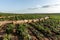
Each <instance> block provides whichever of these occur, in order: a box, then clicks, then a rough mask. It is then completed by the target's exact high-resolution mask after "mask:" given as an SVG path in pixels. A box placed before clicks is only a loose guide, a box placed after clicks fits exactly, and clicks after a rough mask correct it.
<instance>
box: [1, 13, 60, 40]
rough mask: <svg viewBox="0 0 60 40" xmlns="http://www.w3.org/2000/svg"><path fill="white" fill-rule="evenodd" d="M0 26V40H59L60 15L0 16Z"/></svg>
mask: <svg viewBox="0 0 60 40" xmlns="http://www.w3.org/2000/svg"><path fill="white" fill-rule="evenodd" d="M48 17H49V18H48ZM33 19H34V20H35V22H34V21H30V22H29V21H26V20H33ZM21 20H23V21H24V20H25V21H26V23H25V21H24V23H22V22H21V23H16V21H18V22H20V21H21ZM36 20H37V21H36ZM9 21H14V23H15V24H14V23H13V22H12V23H6V24H5V25H1V22H3V24H4V22H9ZM0 25H1V26H0V40H60V14H0Z"/></svg>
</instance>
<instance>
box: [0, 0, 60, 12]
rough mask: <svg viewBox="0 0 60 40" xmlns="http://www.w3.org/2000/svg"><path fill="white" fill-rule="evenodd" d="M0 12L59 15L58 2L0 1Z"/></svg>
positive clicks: (41, 0) (35, 0) (45, 0)
mask: <svg viewBox="0 0 60 40" xmlns="http://www.w3.org/2000/svg"><path fill="white" fill-rule="evenodd" d="M0 12H16V13H60V0H0Z"/></svg>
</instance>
